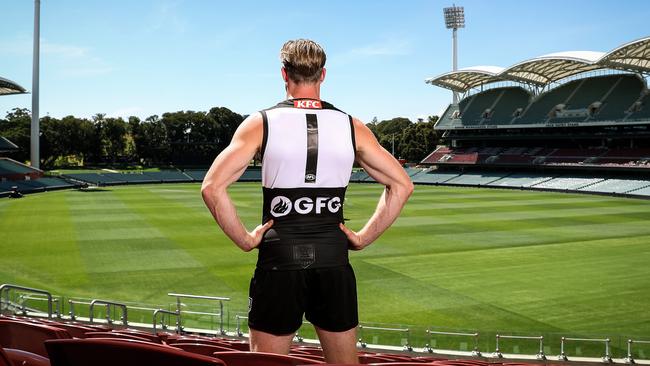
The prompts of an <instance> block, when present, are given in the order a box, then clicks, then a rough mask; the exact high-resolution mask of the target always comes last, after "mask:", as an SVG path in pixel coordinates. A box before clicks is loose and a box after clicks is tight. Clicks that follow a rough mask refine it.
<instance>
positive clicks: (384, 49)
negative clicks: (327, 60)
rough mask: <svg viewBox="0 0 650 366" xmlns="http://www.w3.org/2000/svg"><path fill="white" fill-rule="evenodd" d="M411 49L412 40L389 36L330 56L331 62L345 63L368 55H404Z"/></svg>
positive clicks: (409, 52)
mask: <svg viewBox="0 0 650 366" xmlns="http://www.w3.org/2000/svg"><path fill="white" fill-rule="evenodd" d="M412 51H413V42H412V41H411V40H410V39H408V38H404V37H397V36H391V37H387V38H385V39H383V40H381V41H377V42H373V43H369V44H366V45H362V46H358V47H355V48H352V49H350V50H348V51H346V52H343V53H340V54H335V55H333V56H332V57H331V63H332V64H345V63H349V62H354V61H356V60H361V59H365V58H368V57H378V56H379V57H382V56H385V57H392V56H405V55H409V54H411V53H412Z"/></svg>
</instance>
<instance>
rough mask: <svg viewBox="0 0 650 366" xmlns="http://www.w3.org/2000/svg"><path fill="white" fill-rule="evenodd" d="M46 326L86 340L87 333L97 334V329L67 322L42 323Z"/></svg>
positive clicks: (51, 321)
mask: <svg viewBox="0 0 650 366" xmlns="http://www.w3.org/2000/svg"><path fill="white" fill-rule="evenodd" d="M42 322H43V324H45V325H50V326H53V327H56V328H61V329H64V330H66V331H67V332H68V333H69V334H70V335H71V336H73V337H74V338H86V333H88V332H96V331H97V329H95V328H91V327H88V326H85V325H81V324H73V323H66V322H57V321H53V320H50V321H42Z"/></svg>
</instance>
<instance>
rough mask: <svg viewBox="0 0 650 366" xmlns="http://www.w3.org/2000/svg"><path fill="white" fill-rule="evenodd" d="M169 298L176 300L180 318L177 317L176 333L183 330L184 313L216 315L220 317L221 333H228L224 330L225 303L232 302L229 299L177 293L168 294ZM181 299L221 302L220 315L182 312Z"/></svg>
mask: <svg viewBox="0 0 650 366" xmlns="http://www.w3.org/2000/svg"><path fill="white" fill-rule="evenodd" d="M167 295H168V296H173V297H175V298H176V312H177V313H178V316H177V317H176V319H177V321H176V331H177V332H179V333H180V332H181V331H182V330H183V325H182V317H181V314H182V313H186V314H200V315H216V316H219V333H221V334H222V335H223V334H226V331H225V330H224V328H223V303H224V302H225V301H230V298H229V297H220V296H202V295H188V294H177V293H168V294H167ZM181 299H198V300H212V301H218V302H219V313H218V314H213V313H199V312H190V311H182V306H183V303H182V302H181Z"/></svg>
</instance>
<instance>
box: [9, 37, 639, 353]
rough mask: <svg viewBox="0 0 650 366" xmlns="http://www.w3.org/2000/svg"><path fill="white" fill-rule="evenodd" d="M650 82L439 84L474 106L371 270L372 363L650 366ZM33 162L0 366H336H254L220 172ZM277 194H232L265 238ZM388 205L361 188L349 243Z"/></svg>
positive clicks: (569, 79) (526, 65)
mask: <svg viewBox="0 0 650 366" xmlns="http://www.w3.org/2000/svg"><path fill="white" fill-rule="evenodd" d="M478 61H480V60H478ZM454 68H455V67H454ZM649 75H650V37H645V38H641V39H637V40H632V41H629V42H627V43H625V44H622V45H620V46H618V47H616V48H614V49H612V50H610V51H606V52H584V51H580V52H576V51H561V50H558V52H557V53H553V54H548V55H544V56H539V57H536V58H533V59H529V60H524V61H521V62H518V63H516V64H514V65H513V66H509V67H500V66H475V67H470V68H464V69H460V70H454V71H451V72H446V73H443V74H441V75H439V76H436V77H432V78H429V79H426V83H428V84H431V85H432V86H435V87H440V88H444V89H448V90H450V91H452V92H453V93H455V95H458V96H459V98H458V100H457V101H455V102H452V103H451V104H449V105H448V106H447V107H446V108H445V110H444V112H443V113H442V114H441V116H440V118H439V120H438V121H437V122H436V124H435V130H436V131H437V132H438V133H439V135H440V136H441V140H440V144H439V145H438V146H437V147H436V148H435V150H434V151H431V152H430V154H428V156H426V158H424V159H423V160H422V161H419V162H413V163H412V164H405V165H404V169H405V171H406V173H407V174H408V176H409V177H410V179H411V180H412V181H413V183H415V184H416V189H415V193H414V194H413V196H412V198H411V200H410V201H409V203H408V204H407V206H406V207H405V209H404V212H403V214H402V216H401V217H400V218H399V219H398V221H397V222H396V223H395V224H394V225H393V227H392V228H391V229H390V230H389V231H387V232H386V233H385V234H384V235H383V236H382V237H381V238H380V239H379V240H378V242H377V244H376V245H373V246H371V247H369V248H368V249H366V250H364V251H361V252H357V253H353V254H351V256H350V257H351V263H352V264H353V266H354V267H355V269H357V271H358V272H357V281H358V284H359V287H358V288H359V311H360V325H359V327H358V329H357V335H358V338H359V342H358V349H359V355H360V361H361V362H362V363H365V364H375V365H384V366H385V365H393V366H399V365H419V364H435V365H441V366H489V365H492V364H493V365H495V366H497V365H505V366H508V365H510V366H524V365H531V366H533V365H542V364H574V365H586V364H592V365H593V364H601V363H621V364H622V363H626V364H632V363H639V364H650V334H649V331H650V315H648V311H647V305H648V303H650V295H649V294H648V291H647V284H648V280H647V279H648V276H649V275H650V269H648V266H647V262H648V254H649V253H648V249H647V248H648V243H650V226H648V225H647V220H648V219H650V213H649V212H650V201H649V200H648V198H649V197H650V176H649V175H648V169H650V130H649V128H650V89H649V88H648V76H649ZM26 91H27V90H26V89H25V88H24V87H22V86H20V85H19V84H17V83H15V82H13V81H11V80H9V79H4V78H0V95H3V94H7V95H8V94H21V93H26ZM0 97H1V96H0ZM21 148H24V147H22V146H20V147H19V146H18V145H17V144H16V143H14V142H12V141H10V140H9V139H7V138H5V137H2V136H0V218H1V220H0V233H1V235H2V241H1V243H0V251H1V253H2V255H0V283H2V285H1V286H0V365H8V366H12V365H37V366H42V365H50V364H51V365H68V364H70V365H83V364H98V365H99V364H107V365H108V364H120V365H136V364H161V365H180V364H192V365H208V364H218V365H231V366H237V365H272V366H276V365H277V366H279V365H306V364H315V363H323V361H324V358H323V353H322V350H321V349H320V347H319V345H318V342H317V341H316V340H315V339H316V334H315V332H314V330H313V327H311V325H310V324H309V323H308V322H306V321H305V322H304V324H303V326H302V327H301V328H300V330H299V331H298V333H297V334H296V336H295V338H294V342H293V345H292V349H291V353H290V355H289V356H277V355H275V356H274V355H269V354H255V353H252V352H248V350H249V344H248V329H247V322H246V320H247V314H248V285H249V280H250V274H251V270H252V268H254V266H255V258H254V257H252V256H250V255H247V254H246V253H242V252H240V251H235V250H234V249H233V245H232V243H231V242H230V241H229V239H228V238H227V237H226V235H225V234H224V233H223V232H221V231H219V230H218V228H216V226H215V225H214V221H213V219H212V217H211V216H210V213H209V212H208V211H207V210H206V209H205V206H204V204H203V202H202V201H201V195H200V192H199V191H200V183H201V182H202V181H203V179H204V178H205V176H206V173H207V167H187V168H179V169H167V168H161V169H144V170H139V171H127V170H124V171H121V170H119V169H117V170H116V169H86V170H79V169H74V170H59V171H46V170H41V169H38V168H37V167H34V166H30V165H29V164H25V163H24V162H20V161H17V160H14V159H12V158H10V156H11V154H12V153H14V152H16V151H18V150H19V149H21ZM261 180H262V171H261V169H260V167H259V166H256V165H255V164H253V165H251V166H249V167H248V168H247V169H246V171H245V172H244V173H243V175H242V176H241V177H240V178H239V181H238V182H237V183H235V184H234V185H233V186H232V187H231V188H230V189H229V193H230V195H231V196H232V198H233V200H234V201H235V204H236V206H237V209H238V210H239V213H240V217H241V219H242V221H243V222H244V223H245V225H246V226H247V227H255V226H256V225H257V224H258V223H259V219H260V217H259V207H260V206H261V204H262V192H261V187H260V182H261ZM382 189H383V186H382V185H380V184H377V182H376V181H375V180H374V179H373V178H372V177H370V176H369V175H368V173H366V172H365V171H364V170H363V169H359V168H357V169H355V170H354V171H353V172H352V175H351V177H350V185H349V187H348V195H347V197H346V200H345V207H346V220H347V221H346V222H347V225H350V226H352V227H360V226H361V225H363V224H364V222H365V221H366V220H367V218H368V217H369V216H370V215H371V214H372V212H373V209H374V206H375V204H376V198H377V197H378V196H379V194H381V192H382ZM16 198H20V199H16ZM197 279H200V280H197Z"/></svg>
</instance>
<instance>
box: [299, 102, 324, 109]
mask: <svg viewBox="0 0 650 366" xmlns="http://www.w3.org/2000/svg"><path fill="white" fill-rule="evenodd" d="M293 106H294V107H295V108H303V109H322V108H323V106H322V105H321V103H320V100H294V101H293Z"/></svg>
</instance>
